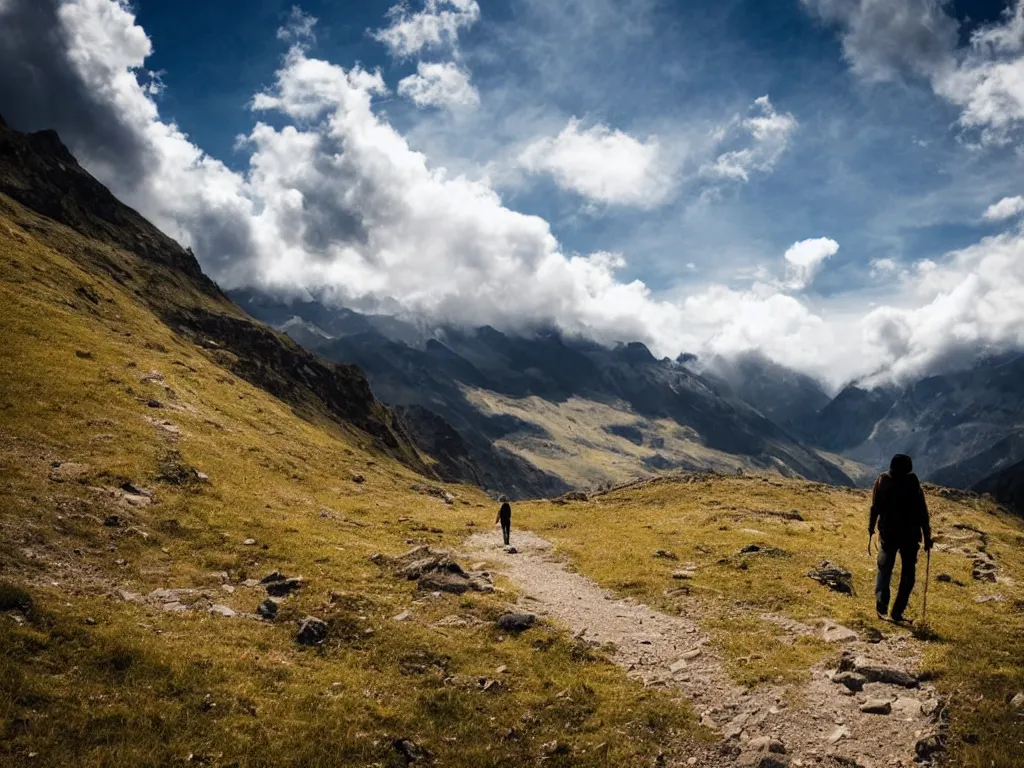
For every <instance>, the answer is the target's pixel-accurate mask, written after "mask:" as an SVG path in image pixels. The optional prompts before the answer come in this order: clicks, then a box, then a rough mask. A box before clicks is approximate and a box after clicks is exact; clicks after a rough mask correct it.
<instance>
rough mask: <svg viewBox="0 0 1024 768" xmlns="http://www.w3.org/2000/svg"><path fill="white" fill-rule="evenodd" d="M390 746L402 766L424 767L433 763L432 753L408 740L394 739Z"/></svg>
mask: <svg viewBox="0 0 1024 768" xmlns="http://www.w3.org/2000/svg"><path fill="white" fill-rule="evenodd" d="M391 746H392V747H393V748H394V750H395V752H397V753H398V758H399V760H401V761H403V764H404V765H426V764H427V763H432V762H434V755H433V753H432V752H431V751H430V750H429V749H427V748H426V747H424V746H422V745H420V744H417V743H416V742H415V741H410V740H409V739H395V740H394V741H393V742H391Z"/></svg>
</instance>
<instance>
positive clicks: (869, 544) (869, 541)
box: [868, 533, 875, 557]
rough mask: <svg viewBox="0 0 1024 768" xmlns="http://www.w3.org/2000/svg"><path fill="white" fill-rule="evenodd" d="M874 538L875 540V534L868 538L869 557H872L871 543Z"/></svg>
mask: <svg viewBox="0 0 1024 768" xmlns="http://www.w3.org/2000/svg"><path fill="white" fill-rule="evenodd" d="M874 538H875V534H873V533H872V534H870V535H869V536H868V557H871V541H872V539H874Z"/></svg>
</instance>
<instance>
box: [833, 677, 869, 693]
mask: <svg viewBox="0 0 1024 768" xmlns="http://www.w3.org/2000/svg"><path fill="white" fill-rule="evenodd" d="M832 682H833V683H838V684H840V685H842V686H845V687H846V688H847V689H848V690H850V691H858V692H859V691H863V690H864V683H866V682H867V678H866V677H864V676H863V675H858V674H857V673H856V672H840V673H839V674H838V675H833V676H832Z"/></svg>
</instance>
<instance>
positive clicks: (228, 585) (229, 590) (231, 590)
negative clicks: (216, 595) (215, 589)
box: [220, 584, 235, 595]
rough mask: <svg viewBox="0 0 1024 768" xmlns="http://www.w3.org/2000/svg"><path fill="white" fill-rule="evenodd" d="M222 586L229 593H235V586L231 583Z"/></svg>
mask: <svg viewBox="0 0 1024 768" xmlns="http://www.w3.org/2000/svg"><path fill="white" fill-rule="evenodd" d="M220 588H221V589H223V590H224V591H225V592H227V593H228V594H229V595H233V594H235V588H234V587H233V586H231V585H230V584H221V585H220Z"/></svg>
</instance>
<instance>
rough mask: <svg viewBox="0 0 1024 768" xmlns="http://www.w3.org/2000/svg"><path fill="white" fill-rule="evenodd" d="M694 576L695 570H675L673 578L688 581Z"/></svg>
mask: <svg viewBox="0 0 1024 768" xmlns="http://www.w3.org/2000/svg"><path fill="white" fill-rule="evenodd" d="M693 576H694V573H693V571H673V572H672V578H673V579H676V580H677V581H688V580H690V579H692V578H693Z"/></svg>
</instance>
